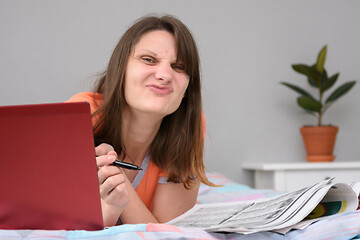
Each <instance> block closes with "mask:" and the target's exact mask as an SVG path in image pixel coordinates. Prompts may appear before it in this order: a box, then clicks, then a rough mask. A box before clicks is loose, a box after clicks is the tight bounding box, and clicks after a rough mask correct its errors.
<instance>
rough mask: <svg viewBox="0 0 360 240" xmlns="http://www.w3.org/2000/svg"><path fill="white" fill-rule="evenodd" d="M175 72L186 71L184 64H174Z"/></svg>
mask: <svg viewBox="0 0 360 240" xmlns="http://www.w3.org/2000/svg"><path fill="white" fill-rule="evenodd" d="M171 67H172V68H173V69H174V70H175V71H179V72H183V71H184V70H185V68H184V65H182V64H173V65H172V66H171Z"/></svg>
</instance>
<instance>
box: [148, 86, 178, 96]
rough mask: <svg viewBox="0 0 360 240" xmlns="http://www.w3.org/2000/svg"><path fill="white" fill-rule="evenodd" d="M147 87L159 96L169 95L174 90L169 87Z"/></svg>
mask: <svg viewBox="0 0 360 240" xmlns="http://www.w3.org/2000/svg"><path fill="white" fill-rule="evenodd" d="M147 87H148V88H150V90H151V91H153V92H154V93H155V94H157V95H167V94H170V93H171V92H172V89H171V88H170V87H167V86H160V85H148V86H147Z"/></svg>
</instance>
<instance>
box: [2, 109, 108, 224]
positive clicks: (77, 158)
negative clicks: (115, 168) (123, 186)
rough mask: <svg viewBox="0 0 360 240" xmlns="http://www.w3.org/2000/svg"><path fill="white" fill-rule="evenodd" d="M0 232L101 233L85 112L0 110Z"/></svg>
mask: <svg viewBox="0 0 360 240" xmlns="http://www.w3.org/2000/svg"><path fill="white" fill-rule="evenodd" d="M0 164H1V166H0V229H49V230H58V229H65V230H77V229H83V230H99V229H103V221H102V214H101V205H100V194H99V184H98V178H97V167H96V160H95V150H94V140H93V132H92V125H91V115H90V107H89V104H87V103H84V102H83V103H53V104H36V105H22V106H2V107H0Z"/></svg>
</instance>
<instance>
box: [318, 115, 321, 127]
mask: <svg viewBox="0 0 360 240" xmlns="http://www.w3.org/2000/svg"><path fill="white" fill-rule="evenodd" d="M321 119H322V113H321V111H319V117H318V126H319V127H320V126H321Z"/></svg>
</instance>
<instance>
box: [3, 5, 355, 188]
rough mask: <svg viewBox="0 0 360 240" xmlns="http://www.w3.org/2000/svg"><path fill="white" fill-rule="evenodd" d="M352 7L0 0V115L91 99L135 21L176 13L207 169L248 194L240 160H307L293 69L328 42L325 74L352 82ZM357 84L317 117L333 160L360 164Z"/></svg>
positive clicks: (311, 58) (312, 120) (304, 118)
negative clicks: (194, 68) (202, 123)
mask: <svg viewBox="0 0 360 240" xmlns="http://www.w3.org/2000/svg"><path fill="white" fill-rule="evenodd" d="M359 9H360V1H357V0H348V1H341V0H315V1H314V0H301V1H300V0H297V1H295V0H226V1H216V0H197V1H193V0H182V1H169V0H152V1H148V0H141V1H140V0H138V1H136V0H135V1H134V0H126V1H125V0H121V1H120V0H105V1H95V0H75V1H74V0H62V1H60V0H58V1H48V0H0V34H1V37H0V89H1V94H0V105H10V104H11V105H12V104H27V103H44V102H60V101H64V100H66V99H68V98H69V97H70V96H71V95H72V94H74V93H76V92H79V91H84V90H88V89H90V87H91V86H92V85H91V83H92V81H93V77H92V76H93V75H94V74H96V73H98V72H99V71H102V70H103V69H104V68H105V66H106V64H107V61H108V59H109V57H110V54H111V51H112V49H113V47H114V46H115V44H116V43H117V41H118V40H119V38H120V36H121V35H122V33H123V32H124V30H125V29H126V28H127V27H128V26H129V25H130V24H131V23H132V22H133V21H134V20H135V19H137V18H138V17H140V16H142V15H144V14H148V13H169V14H173V15H175V16H178V17H179V18H180V19H182V20H183V22H185V23H186V24H187V25H188V27H189V28H190V29H191V30H192V32H193V33H194V35H195V38H196V40H197V42H198V46H199V50H200V55H201V58H202V73H203V97H204V111H205V114H206V117H207V124H208V125H207V133H208V136H207V140H206V164H207V167H208V169H209V170H216V171H218V172H221V173H224V174H226V175H227V176H229V177H230V178H232V179H234V180H237V181H239V182H242V183H245V184H250V185H251V184H252V175H251V174H250V173H249V172H244V171H242V170H241V167H240V163H241V162H244V161H259V162H286V161H294V162H300V161H305V160H304V156H305V150H304V147H303V143H302V140H301V136H300V134H299V127H300V126H302V125H304V124H315V123H316V120H315V118H313V117H311V116H308V115H305V114H303V113H302V111H301V110H300V108H298V107H297V105H296V103H295V99H296V94H295V93H293V92H291V91H290V90H288V89H286V88H285V87H283V86H281V85H280V84H279V82H280V81H290V82H292V83H298V84H299V85H302V86H306V81H305V79H304V78H303V77H302V76H300V75H299V74H296V73H295V72H294V71H292V69H291V67H290V65H291V64H292V63H308V64H311V63H313V62H314V61H315V59H316V56H317V53H318V51H319V50H320V48H321V47H322V46H323V45H324V44H327V45H328V58H327V62H326V68H327V69H328V72H329V73H330V74H333V73H335V72H337V71H340V72H341V74H340V79H339V80H340V81H341V82H344V81H348V80H354V79H355V80H359V79H360V44H359V43H360V28H359V23H360V15H359ZM359 84H360V83H358V84H357V85H356V86H355V88H354V89H353V90H352V91H351V92H350V93H349V94H348V95H347V96H345V97H344V98H343V99H341V100H340V101H339V102H337V103H335V104H334V106H332V107H331V108H330V109H329V111H328V112H327V114H326V115H325V117H324V122H325V123H331V124H334V125H339V126H340V132H339V134H338V139H337V143H336V147H335V155H337V159H336V161H356V160H357V161H359V160H360V147H359V142H360V141H359V138H360V126H359V124H358V119H359V118H360V107H359V104H360V94H359V92H360V86H359ZM337 86H338V85H337ZM0 134H1V133H0Z"/></svg>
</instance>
